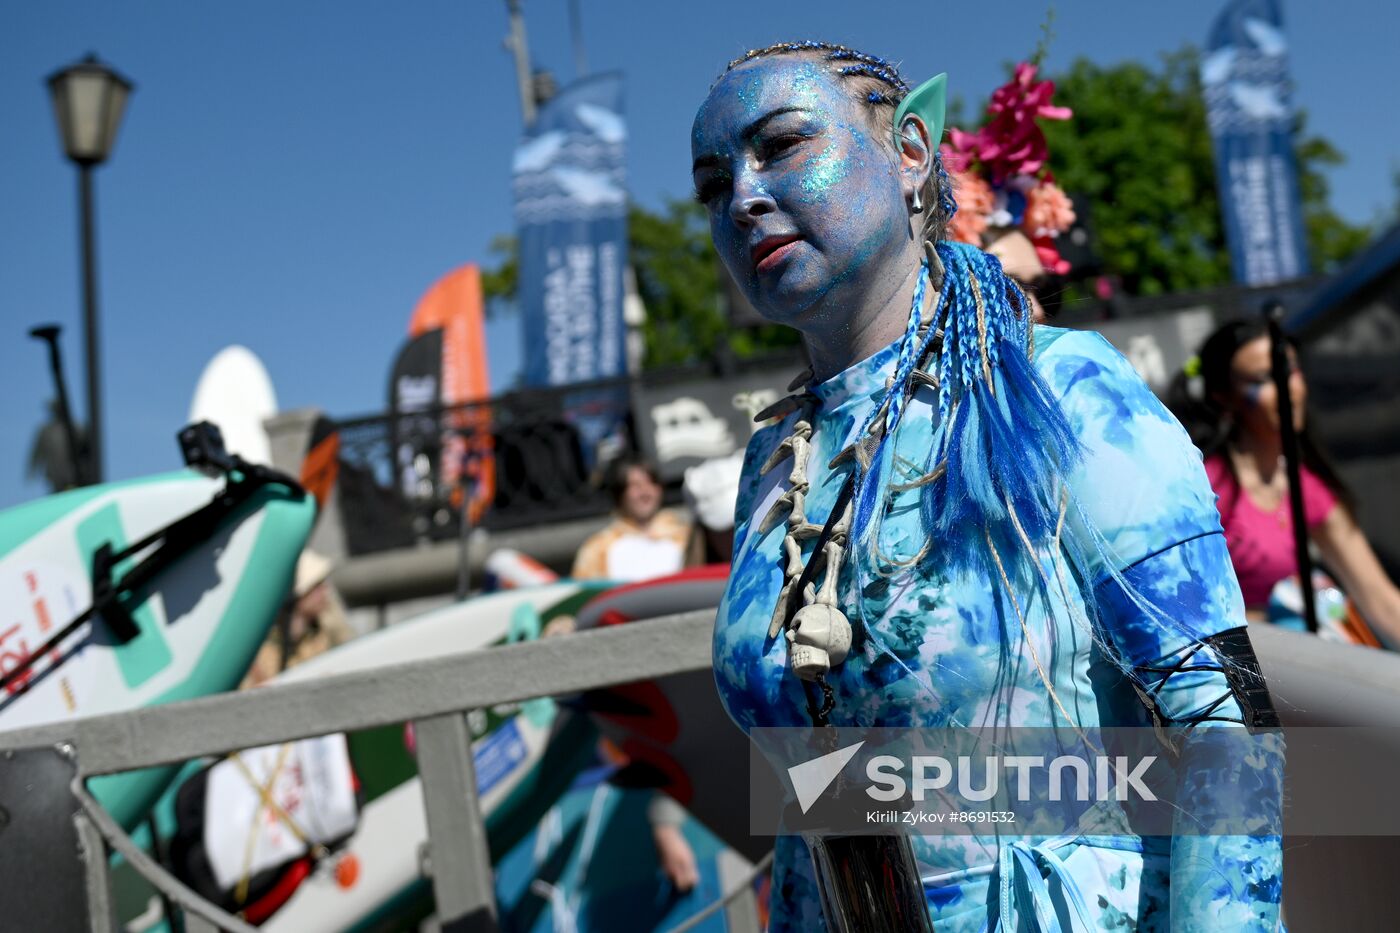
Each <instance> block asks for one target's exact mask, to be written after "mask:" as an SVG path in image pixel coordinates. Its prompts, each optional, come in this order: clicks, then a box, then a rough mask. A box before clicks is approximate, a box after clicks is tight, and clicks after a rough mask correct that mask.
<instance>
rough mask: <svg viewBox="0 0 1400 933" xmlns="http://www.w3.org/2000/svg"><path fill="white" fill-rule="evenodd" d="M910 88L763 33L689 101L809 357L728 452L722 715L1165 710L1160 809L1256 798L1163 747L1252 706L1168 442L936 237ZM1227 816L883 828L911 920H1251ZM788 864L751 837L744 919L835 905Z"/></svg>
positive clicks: (1253, 879)
mask: <svg viewBox="0 0 1400 933" xmlns="http://www.w3.org/2000/svg"><path fill="white" fill-rule="evenodd" d="M1018 80H1019V78H1018ZM1013 85H1017V82H1013ZM1019 87H1020V90H1017V86H1008V89H1006V90H1005V95H1006V96H1014V95H1015V94H1020V93H1024V92H1025V91H1026V90H1027V87H1028V85H1027V84H1025V83H1021V84H1020V85H1019ZM1031 89H1032V90H1034V89H1033V88H1031ZM999 93H1002V92H999ZM942 95H943V85H942V76H940V77H939V78H938V79H934V80H933V81H931V82H928V83H926V84H925V85H922V86H920V87H919V88H917V89H915V90H914V91H912V92H911V91H910V89H909V88H908V87H907V85H906V84H905V83H904V81H903V80H902V79H901V78H900V76H899V74H898V72H897V70H896V69H895V67H894V66H893V65H891V64H890V63H888V62H886V61H884V60H883V59H880V58H877V57H875V56H871V55H867V54H864V53H861V52H857V51H854V50H851V49H848V48H845V47H842V46H837V45H832V44H828V43H819V42H799V43H785V44H781V45H775V46H770V47H767V48H764V49H758V50H755V51H753V52H750V53H748V54H747V55H745V56H744V57H743V58H741V59H739V60H737V61H735V62H733V63H731V65H730V66H729V68H728V69H727V70H726V71H725V72H724V74H723V75H721V77H720V78H719V80H718V81H717V82H716V83H715V85H714V86H713V87H712V88H711V91H710V93H709V95H708V97H707V98H706V100H705V101H704V103H703V104H702V105H701V107H700V109H699V112H698V113H697V115H696V117H695V121H694V126H693V130H692V140H691V146H692V154H693V156H694V165H693V172H694V182H695V187H696V194H697V197H698V199H699V200H700V201H701V202H702V203H703V204H704V205H705V207H706V208H707V210H708V213H709V218H710V227H711V233H712V235H713V238H714V242H715V246H716V249H717V251H718V252H719V255H720V257H721V258H722V260H723V262H724V264H725V266H726V268H727V269H728V271H729V273H730V274H731V275H732V276H733V278H734V279H735V281H736V282H737V284H738V285H739V287H740V288H742V289H743V290H744V292H745V294H746V295H747V296H748V298H749V299H750V300H751V301H752V303H753V305H754V307H755V308H757V309H758V310H759V312H760V313H761V314H763V315H764V316H765V317H766V318H768V319H769V320H772V321H775V322H779V323H784V324H788V325H790V326H792V327H795V328H796V329H798V330H799V331H800V332H801V333H802V336H803V339H804V342H805V343H806V346H807V349H808V351H809V355H810V358H811V360H812V364H813V366H812V371H811V372H810V373H807V374H805V375H804V377H802V378H801V379H800V380H799V381H798V382H797V383H795V384H794V388H796V389H798V391H797V393H796V394H795V395H793V396H790V397H789V398H787V399H785V400H783V401H782V402H780V403H778V404H777V405H776V406H774V407H773V408H771V409H769V410H768V411H767V412H764V413H761V414H760V416H759V417H760V419H762V420H771V421H772V422H773V423H771V424H770V425H769V426H768V427H765V428H763V429H762V430H760V431H758V432H757V433H756V434H755V436H754V438H753V440H752V441H751V443H750V445H749V448H748V451H747V455H746V459H745V464H744V468H743V474H742V479H741V482H740V490H739V500H738V505H737V511H736V522H735V541H734V553H733V573H732V576H731V578H730V583H729V587H728V592H727V593H726V595H725V598H724V601H723V603H722V604H721V606H720V610H719V614H718V621H717V624H716V630H715V640H714V664H715V676H716V682H717V685H718V687H719V691H720V694H721V696H722V698H723V701H724V702H725V704H726V707H727V709H728V711H729V713H730V715H731V717H733V719H734V720H735V721H736V723H738V725H739V726H740V727H742V728H744V729H746V730H748V729H752V728H755V727H762V726H794V727H799V726H801V727H805V726H816V727H826V726H865V727H880V726H898V727H913V726H918V727H948V728H966V729H999V728H1002V727H1006V726H1016V727H1037V726H1039V727H1054V728H1057V729H1058V728H1060V727H1063V726H1069V727H1071V729H1072V730H1073V731H1076V732H1080V734H1082V730H1085V729H1094V728H1097V727H1100V726H1129V725H1139V724H1142V723H1145V722H1148V721H1149V720H1150V721H1151V722H1152V723H1154V724H1156V725H1158V726H1164V727H1170V726H1173V725H1180V726H1185V727H1188V728H1189V729H1190V731H1189V732H1188V733H1187V735H1186V737H1185V738H1184V740H1182V741H1181V742H1180V743H1179V744H1178V745H1176V746H1174V748H1175V751H1176V752H1177V753H1178V755H1179V767H1180V768H1181V773H1182V774H1183V782H1185V783H1184V784H1183V787H1187V788H1188V789H1187V790H1186V791H1184V793H1185V796H1184V797H1183V798H1182V799H1181V801H1179V803H1182V804H1183V805H1184V806H1186V807H1187V808H1188V809H1194V811H1195V812H1196V813H1197V814H1204V813H1206V812H1208V811H1212V809H1214V810H1216V811H1219V812H1223V811H1224V810H1226V809H1228V808H1229V806H1230V805H1231V803H1238V802H1239V800H1240V799H1241V798H1243V797H1246V796H1247V797H1248V798H1249V799H1251V800H1252V801H1254V802H1255V803H1256V805H1259V806H1262V807H1263V809H1264V810H1266V811H1270V812H1276V809H1277V807H1276V804H1277V800H1278V795H1279V787H1278V781H1279V777H1278V773H1277V769H1276V764H1277V761H1276V759H1273V758H1270V756H1268V755H1264V756H1261V757H1253V758H1251V759H1249V760H1248V761H1235V760H1231V761H1230V762H1229V763H1228V764H1224V763H1222V762H1220V761H1218V760H1217V762H1216V767H1215V770H1212V771H1210V772H1209V774H1208V780H1205V781H1204V782H1202V781H1201V780H1200V778H1201V776H1202V774H1203V772H1201V771H1199V770H1193V769H1196V767H1197V766H1196V764H1195V763H1196V762H1198V761H1199V758H1200V756H1199V754H1198V751H1199V745H1198V743H1199V742H1200V741H1202V740H1203V739H1208V738H1209V737H1210V736H1212V735H1216V736H1219V735H1233V734H1244V733H1245V731H1246V729H1248V730H1249V731H1251V732H1252V731H1254V729H1255V728H1256V727H1260V726H1271V725H1274V724H1276V719H1275V718H1274V716H1273V711H1272V708H1271V707H1270V705H1269V703H1268V694H1267V691H1266V690H1265V689H1264V687H1263V684H1262V680H1261V679H1260V678H1259V676H1258V673H1257V665H1255V664H1254V663H1253V657H1252V651H1251V649H1250V648H1249V642H1248V638H1247V636H1245V635H1244V632H1243V625H1244V621H1245V620H1244V613H1243V606H1242V603H1241V601H1240V596H1239V588H1238V585H1237V584H1236V582H1235V578H1234V575H1233V573H1232V571H1231V568H1230V559H1229V554H1228V552H1227V551H1226V548H1225V543H1224V539H1223V537H1222V536H1221V529H1220V523H1219V517H1218V515H1217V513H1216V511H1215V506H1214V497H1213V495H1212V493H1211V489H1210V485H1209V483H1208V482H1207V480H1206V477H1205V474H1204V472H1203V471H1202V467H1201V462H1200V457H1199V455H1198V454H1197V453H1196V452H1195V450H1194V448H1192V446H1191V445H1190V442H1189V441H1188V440H1187V438H1186V437H1185V435H1184V434H1183V432H1182V431H1181V429H1180V428H1179V426H1178V425H1177V423H1176V422H1175V420H1174V419H1173V418H1172V417H1171V416H1170V415H1169V414H1168V413H1167V412H1166V411H1165V409H1163V408H1162V406H1161V405H1160V404H1159V403H1158V402H1157V400H1156V398H1155V397H1154V396H1153V395H1152V393H1151V391H1150V390H1149V389H1148V388H1147V387H1146V385H1145V384H1144V383H1143V382H1142V381H1141V379H1139V378H1138V377H1137V376H1136V374H1135V373H1134V372H1133V370H1132V368H1131V366H1129V365H1128V363H1127V362H1126V361H1125V360H1124V359H1123V358H1122V356H1120V355H1119V354H1118V353H1117V352H1115V351H1114V350H1113V349H1112V348H1111V347H1110V346H1109V345H1108V344H1107V343H1106V342H1105V341H1104V340H1103V339H1102V338H1101V337H1099V336H1097V335H1095V334H1091V333H1074V332H1068V331H1061V330H1056V329H1052V328H1047V327H1041V326H1032V324H1031V320H1030V317H1031V309H1030V306H1029V301H1028V299H1027V297H1026V296H1025V294H1024V292H1023V291H1022V290H1021V289H1020V288H1019V287H1018V286H1017V285H1016V283H1015V282H1014V281H1013V280H1011V279H1009V278H1008V277H1007V276H1006V274H1005V273H1004V271H1003V269H1002V267H1001V264H1000V263H999V262H998V261H997V260H996V259H995V258H993V257H991V256H989V255H988V254H986V253H983V252H982V251H981V250H979V249H977V248H976V247H973V246H970V245H966V244H961V243H954V242H950V241H949V240H948V233H947V231H948V225H949V223H950V221H953V220H954V219H955V217H956V216H957V214H958V210H957V205H956V203H955V201H954V196H953V195H954V192H953V190H952V186H951V184H950V182H949V179H948V174H947V171H946V170H945V167H944V165H943V164H942V162H943V160H942V158H941V156H940V155H939V152H938V146H937V142H938V140H939V139H940V137H941V134H942ZM1045 103H1046V104H1048V99H1047V100H1046V101H1045ZM1019 112H1022V113H1024V108H1022V110H1021V111H1019ZM1031 117H1032V118H1033V117H1034V113H1033V112H1032V114H1031ZM980 157H981V158H982V159H983V160H986V159H987V158H989V156H988V154H987V153H986V152H985V151H983V152H982V153H981V155H980ZM809 584H810V585H809ZM1264 738H1265V739H1266V740H1273V739H1277V736H1273V735H1265V736H1264ZM1267 747H1268V748H1269V749H1272V750H1274V751H1277V749H1278V745H1277V743H1275V744H1273V745H1269V746H1267ZM1257 825H1258V827H1260V830H1259V833H1258V834H1255V835H1240V834H1238V833H1236V834H1233V835H1229V834H1216V835H1205V834H1197V835H1189V834H1185V833H1183V834H1180V835H1177V834H1175V829H1173V833H1174V834H1173V835H1170V836H1162V837H1146V838H1144V837H1141V836H1135V835H1132V834H1131V833H1128V832H1125V833H1121V834H1118V835H1114V836H1104V837H1087V836H1081V835H1065V836H1056V837H1044V836H1042V837H1011V836H1002V837H987V836H953V835H947V836H924V837H916V838H915V839H913V841H912V844H911V846H912V850H913V857H914V858H915V859H916V860H917V865H918V878H917V884H918V887H919V890H918V894H919V896H920V897H921V899H922V901H923V902H924V903H925V904H926V906H927V912H928V916H929V918H931V920H932V922H933V925H934V926H935V927H936V929H937V930H938V931H939V933H946V931H949V930H953V931H962V930H967V931H977V930H981V929H989V930H1012V929H1042V930H1061V929H1066V928H1068V929H1073V930H1082V929H1100V928H1104V929H1134V928H1136V929H1140V930H1168V929H1170V930H1219V929H1230V930H1273V929H1275V928H1276V927H1277V919H1278V907H1279V900H1280V890H1281V881H1280V878H1281V857H1280V846H1279V839H1278V837H1277V836H1276V835H1272V834H1270V833H1272V832H1274V831H1275V830H1274V829H1273V828H1272V827H1274V824H1273V823H1270V822H1267V821H1265V822H1262V823H1259V824H1257ZM819 848H820V843H818V844H817V845H816V846H814V851H817V850H818V849H819ZM821 877H825V876H821ZM818 880H819V873H818V871H817V869H815V868H814V864H813V859H812V858H811V857H810V856H809V854H808V852H807V851H806V848H805V845H804V840H803V839H802V838H801V837H798V836H791V835H787V836H780V837H779V838H778V840H777V852H776V855H775V860H774V868H773V887H772V891H773V894H772V897H773V910H774V919H773V922H772V926H771V928H770V929H772V930H773V931H787V930H804V931H806V930H821V929H842V928H846V929H849V928H850V925H849V922H848V920H847V919H845V918H842V917H841V916H840V905H839V904H837V905H833V903H832V898H831V897H830V896H825V897H823V896H822V895H821V894H819V890H818ZM828 882H829V879H827V880H825V881H823V882H822V883H823V884H824V885H827V888H829V887H830V885H829V884H828ZM827 888H823V891H825V890H827ZM874 928H875V927H870V926H867V927H863V928H862V929H863V930H864V929H874ZM880 928H881V929H894V928H897V927H895V926H893V925H891V924H889V923H886V924H885V925H884V926H882V927H880Z"/></svg>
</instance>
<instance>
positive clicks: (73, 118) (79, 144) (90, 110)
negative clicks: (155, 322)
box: [48, 55, 132, 483]
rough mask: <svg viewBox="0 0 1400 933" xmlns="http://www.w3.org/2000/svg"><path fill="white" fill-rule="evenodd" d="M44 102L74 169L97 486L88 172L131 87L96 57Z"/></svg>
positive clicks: (56, 81) (97, 379) (98, 399)
mask: <svg viewBox="0 0 1400 933" xmlns="http://www.w3.org/2000/svg"><path fill="white" fill-rule="evenodd" d="M48 83H49V96H50V97H51V98H52V100H53V110H54V117H55V118H56V119H57V120H58V131H59V134H60V135H61V136H62V137H63V152H64V154H65V155H66V156H68V158H69V159H70V160H72V162H73V163H74V164H75V165H77V166H78V202H79V210H80V212H81V220H82V250H83V324H84V329H85V331H86V339H87V396H88V404H87V415H88V430H87V439H88V462H87V471H86V472H87V476H86V477H85V479H86V481H87V482H89V483H100V482H102V391H101V389H102V380H101V370H100V367H99V361H98V352H97V256H96V248H95V246H94V243H93V239H94V233H93V218H92V170H93V169H94V168H95V167H97V166H99V165H101V164H102V163H103V162H105V161H106V160H107V156H108V155H109V154H110V153H111V151H112V144H113V143H115V142H116V139H117V127H118V126H120V125H121V120H122V113H123V112H124V111H125V110H126V99H127V97H128V96H129V95H130V94H131V90H132V83H131V82H130V81H128V80H127V79H126V78H123V77H122V76H121V75H119V74H117V73H116V72H115V71H113V70H112V69H111V68H109V67H107V66H106V65H104V64H102V63H101V62H99V61H98V60H97V56H96V55H89V56H88V57H87V58H85V59H83V60H82V61H80V62H78V63H77V64H76V65H70V66H69V67H67V68H64V69H63V70H62V71H57V72H54V73H53V74H52V75H50V76H49V82H48Z"/></svg>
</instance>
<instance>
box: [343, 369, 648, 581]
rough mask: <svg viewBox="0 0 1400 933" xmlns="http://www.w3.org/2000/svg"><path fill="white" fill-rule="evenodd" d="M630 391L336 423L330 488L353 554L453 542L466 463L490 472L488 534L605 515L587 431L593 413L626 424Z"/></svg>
mask: <svg viewBox="0 0 1400 933" xmlns="http://www.w3.org/2000/svg"><path fill="white" fill-rule="evenodd" d="M629 386H630V383H629V382H628V380H626V379H613V380H607V381H603V382H597V383H589V384H587V385H583V386H570V387H568V388H566V389H540V390H529V391H521V392H514V393H510V394H508V395H503V396H500V397H498V398H494V399H489V400H484V401H480V402H470V403H467V404H463V405H455V406H446V407H435V408H431V409H424V410H421V411H414V412H401V413H389V414H383V415H374V416H370V417H364V418H355V419H347V420H343V421H339V422H337V425H336V427H337V430H338V432H339V435H340V457H339V459H340V466H339V478H338V480H337V484H338V487H339V490H340V509H341V520H342V523H343V525H344V527H345V531H346V541H347V546H348V549H349V551H350V553H352V554H363V553H369V552H371V551H381V550H388V549H393V548H396V547H406V546H410V545H413V544H415V543H417V542H420V541H424V540H430V541H440V540H446V539H450V538H453V537H455V536H456V535H457V534H458V533H459V521H460V505H459V503H458V501H457V498H456V497H457V496H458V495H459V491H458V490H459V487H460V486H461V485H462V484H461V483H459V480H458V475H459V472H460V471H461V470H463V469H478V468H479V467H478V466H477V465H475V464H471V463H469V462H468V461H469V458H470V457H475V458H477V460H478V461H488V462H489V464H490V467H491V469H490V473H491V480H490V482H491V483H492V492H491V495H490V499H489V505H488V508H487V509H486V511H485V515H484V517H483V518H482V520H481V525H482V526H483V527H485V528H487V529H490V530H493V531H499V530H506V529H513V528H521V527H526V526H529V525H534V524H538V523H540V522H542V521H544V522H552V521H568V520H571V519H576V518H585V517H589V516H593V515H602V514H604V513H606V512H607V511H608V509H609V507H610V502H609V500H608V498H607V495H606V493H604V492H603V491H602V490H601V489H599V488H598V486H597V485H596V484H594V483H592V482H590V480H591V478H592V474H593V472H594V471H595V469H596V466H597V462H598V460H599V455H600V451H599V450H598V449H597V444H596V443H592V442H590V441H589V440H588V439H587V437H586V430H585V429H586V427H587V421H588V418H589V417H590V416H591V415H597V416H598V417H599V419H600V420H601V421H608V420H611V421H612V422H614V423H615V424H624V423H625V421H626V419H627V417H628V414H629V411H630V402H629ZM590 407H591V408H595V409H599V411H598V412H592V413H590V412H588V411H586V409H588V408H590ZM625 433H628V434H630V432H625ZM604 452H606V451H604Z"/></svg>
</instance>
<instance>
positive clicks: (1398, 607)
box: [1313, 505, 1400, 650]
mask: <svg viewBox="0 0 1400 933" xmlns="http://www.w3.org/2000/svg"><path fill="white" fill-rule="evenodd" d="M1313 537H1314V539H1315V540H1316V541H1317V545H1318V548H1319V549H1321V551H1322V557H1323V559H1324V560H1325V561H1326V562H1327V567H1328V569H1329V570H1331V571H1332V572H1333V573H1335V574H1336V575H1337V577H1338V579H1340V581H1341V584H1342V589H1343V590H1345V591H1346V593H1347V595H1348V596H1350V597H1351V598H1352V599H1353V600H1355V602H1356V607H1357V608H1358V609H1359V610H1361V615H1362V617H1363V618H1365V620H1366V621H1367V622H1368V623H1369V624H1370V626H1371V628H1372V629H1374V630H1375V633H1376V635H1377V636H1378V637H1379V638H1380V639H1381V641H1382V642H1383V643H1384V644H1385V646H1386V647H1387V648H1390V649H1391V650H1400V590H1397V589H1396V588H1395V584H1393V583H1391V582H1390V577H1388V576H1386V572H1385V568H1384V567H1382V566H1381V562H1380V561H1379V560H1377V559H1376V552H1375V551H1373V550H1372V549H1371V545H1370V543H1369V542H1368V541H1367V540H1366V535H1365V534H1364V533H1363V532H1362V531H1361V528H1360V526H1358V525H1357V524H1356V519H1354V518H1352V517H1351V513H1350V512H1349V511H1347V509H1346V508H1345V507H1343V506H1340V505H1339V506H1337V507H1336V508H1334V509H1332V511H1331V512H1330V513H1328V515H1327V518H1325V519H1324V520H1323V522H1322V524H1321V525H1319V526H1317V528H1316V530H1314V531H1313Z"/></svg>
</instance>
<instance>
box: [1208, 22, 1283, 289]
mask: <svg viewBox="0 0 1400 933" xmlns="http://www.w3.org/2000/svg"><path fill="white" fill-rule="evenodd" d="M1287 53H1288V44H1287V42H1286V40H1285V39H1284V35H1283V11H1282V9H1281V5H1280V0H1230V2H1229V4H1228V5H1227V6H1226V7H1225V9H1224V11H1222V12H1221V14H1220V17H1219V18H1218V19H1217V20H1216V21H1215V26H1214V27H1213V28H1212V29H1211V34H1210V41H1209V43H1208V44H1207V48H1206V56H1205V58H1204V59H1203V60H1202V62H1201V79H1202V82H1203V84H1204V85H1205V98H1206V114H1207V118H1208V119H1209V121H1210V133H1211V138H1212V139H1213V141H1214V143H1215V171H1216V179H1217V182H1218V183H1219V186H1220V208H1221V211H1222V212H1223V214H1224V219H1225V237H1226V241H1227V242H1228V243H1229V246H1230V260H1231V263H1232V265H1233V266H1234V270H1235V280H1236V281H1237V282H1240V283H1241V284H1244V285H1272V284H1274V283H1276V282H1282V281H1287V280H1288V279H1296V278H1299V277H1301V276H1304V275H1307V274H1308V271H1309V270H1308V251H1307V239H1306V233H1305V230H1304V227H1303V209H1302V200H1301V198H1300V196H1299V192H1298V171H1297V165H1296V162H1295V158H1294V154H1293V106H1292V104H1291V102H1290V100H1289V80H1288V54H1287Z"/></svg>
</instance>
